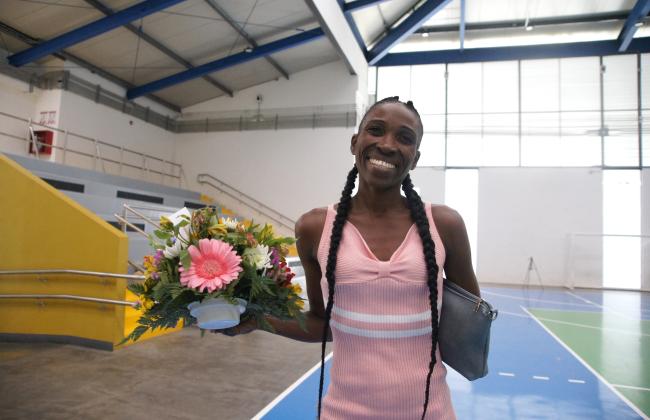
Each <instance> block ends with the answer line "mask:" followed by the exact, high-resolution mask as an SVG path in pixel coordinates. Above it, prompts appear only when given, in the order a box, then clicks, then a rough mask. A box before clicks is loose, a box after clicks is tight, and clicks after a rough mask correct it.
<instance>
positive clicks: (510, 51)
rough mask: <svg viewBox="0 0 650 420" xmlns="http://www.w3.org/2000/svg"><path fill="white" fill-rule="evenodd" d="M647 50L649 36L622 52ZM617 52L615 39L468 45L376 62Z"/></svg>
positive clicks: (473, 60) (392, 63) (469, 60)
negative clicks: (462, 47) (471, 46)
mask: <svg viewBox="0 0 650 420" xmlns="http://www.w3.org/2000/svg"><path fill="white" fill-rule="evenodd" d="M646 52H650V37H646V38H637V39H633V40H632V42H630V45H629V48H628V49H627V51H626V52H625V53H626V54H633V53H646ZM616 54H621V52H619V49H618V41H616V40H611V41H591V42H573V43H567V44H548V45H525V46H513V47H494V48H469V49H465V50H463V51H460V50H443V51H422V52H407V53H393V54H388V55H386V56H385V57H384V58H383V59H381V60H380V61H379V62H378V63H377V64H376V65H377V66H408V65H417V64H441V63H476V62H482V61H508V60H535V59H543V58H564V57H590V56H599V55H616Z"/></svg>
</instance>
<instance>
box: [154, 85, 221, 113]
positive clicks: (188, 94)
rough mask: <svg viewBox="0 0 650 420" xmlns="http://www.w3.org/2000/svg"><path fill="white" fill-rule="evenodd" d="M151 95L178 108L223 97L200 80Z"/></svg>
mask: <svg viewBox="0 0 650 420" xmlns="http://www.w3.org/2000/svg"><path fill="white" fill-rule="evenodd" d="M153 93H154V95H156V96H158V97H161V98H163V99H165V100H167V101H169V102H171V103H174V104H176V105H178V106H180V107H186V106H189V105H193V104H196V103H199V102H204V101H207V100H208V99H211V98H216V97H217V96H221V95H223V93H220V91H219V90H218V89H217V88H215V87H214V86H212V85H211V84H210V83H208V82H206V81H205V80H203V79H201V78H199V79H194V80H191V81H188V82H185V83H181V84H178V85H175V86H170V87H168V88H167V89H163V90H159V91H156V92H153Z"/></svg>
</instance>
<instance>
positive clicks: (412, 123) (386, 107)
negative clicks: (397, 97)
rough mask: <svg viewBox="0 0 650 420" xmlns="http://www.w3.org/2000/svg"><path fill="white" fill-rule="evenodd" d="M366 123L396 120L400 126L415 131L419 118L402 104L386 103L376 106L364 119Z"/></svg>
mask: <svg viewBox="0 0 650 420" xmlns="http://www.w3.org/2000/svg"><path fill="white" fill-rule="evenodd" d="M364 119H365V120H366V121H370V120H373V119H381V120H389V119H390V120H394V121H398V122H399V123H400V125H406V126H409V127H412V128H413V129H414V130H416V129H417V126H418V117H417V116H416V115H415V113H414V112H413V111H411V110H410V109H408V108H407V107H406V106H405V105H404V104H402V103H400V102H385V103H380V104H378V105H376V106H374V107H373V108H372V109H371V110H370V111H369V112H368V113H367V114H366V117H365V118H364Z"/></svg>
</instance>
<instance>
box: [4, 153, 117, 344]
mask: <svg viewBox="0 0 650 420" xmlns="http://www.w3.org/2000/svg"><path fill="white" fill-rule="evenodd" d="M127 255H128V239H127V236H126V235H125V234H124V233H122V232H120V231H118V230H117V229H115V228H114V227H112V226H110V225H109V224H108V223H106V222H104V221H103V220H102V219H101V218H99V217H98V216H96V215H95V214H93V213H92V212H90V211H89V210H87V209H85V208H84V207H82V206H80V205H79V204H77V203H76V202H74V201H73V200H71V199H70V198H68V197H67V196H65V195H64V194H62V193H61V192H59V191H58V190H56V189H55V188H53V187H51V186H50V185H48V184H47V183H45V182H44V181H42V180H41V179H40V178H38V177H36V176H34V175H33V174H31V173H30V172H29V171H27V170H26V169H24V168H23V167H21V166H20V165H18V164H17V163H15V162H14V161H12V160H10V159H9V158H7V157H6V156H4V155H2V154H0V270H20V269H61V268H63V269H77V270H87V271H102V272H109V273H126V272H127ZM27 293H39V294H72V295H81V296H91V297H100V298H107V299H115V300H124V299H125V296H126V280H123V279H118V280H116V279H101V278H97V277H81V276H72V275H41V276H34V275H31V276H27V275H21V276H1V275H0V294H27ZM124 313H125V308H124V307H122V306H116V305H103V304H96V303H90V302H76V301H69V300H61V301H55V300H41V301H38V300H34V299H20V300H18V299H2V300H1V301H0V333H10V334H48V335H64V336H75V337H81V338H87V339H91V340H98V341H101V342H106V343H112V344H116V343H118V342H119V341H121V340H122V337H123V333H124Z"/></svg>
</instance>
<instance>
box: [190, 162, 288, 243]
mask: <svg viewBox="0 0 650 420" xmlns="http://www.w3.org/2000/svg"><path fill="white" fill-rule="evenodd" d="M196 181H197V182H198V183H199V184H206V185H209V186H211V187H212V188H214V189H216V190H218V191H219V192H221V193H223V194H226V195H227V196H229V197H230V198H232V199H234V200H236V201H237V202H239V203H240V204H243V205H244V206H246V207H247V208H248V209H249V210H251V211H252V212H255V213H258V214H261V215H263V216H265V217H267V218H269V219H271V220H273V222H275V223H277V224H278V225H280V226H284V227H285V228H287V229H289V230H290V231H291V232H293V230H294V226H295V224H296V221H295V220H293V219H291V218H289V217H287V216H285V215H284V214H282V213H280V212H279V211H277V210H275V209H273V208H271V207H269V206H267V205H266V204H264V203H262V202H260V201H258V200H256V199H254V198H253V197H251V196H250V195H248V194H246V193H244V192H242V191H240V190H238V189H237V188H235V187H232V186H230V185H228V184H226V183H225V182H223V181H222V180H220V179H219V178H217V177H215V176H213V175H210V174H199V175H198V176H197V177H196ZM262 209H264V210H262Z"/></svg>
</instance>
